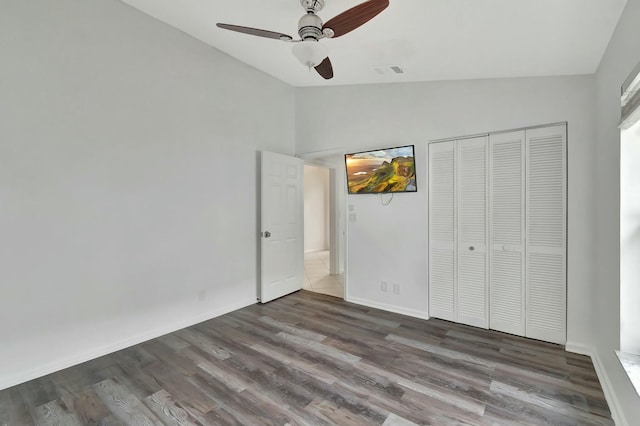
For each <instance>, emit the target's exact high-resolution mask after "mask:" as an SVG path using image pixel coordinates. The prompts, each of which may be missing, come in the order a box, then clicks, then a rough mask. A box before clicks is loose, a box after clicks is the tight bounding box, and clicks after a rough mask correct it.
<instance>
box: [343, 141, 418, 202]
mask: <svg viewBox="0 0 640 426" xmlns="http://www.w3.org/2000/svg"><path fill="white" fill-rule="evenodd" d="M345 162H346V166H347V188H348V190H349V194H378V193H385V192H416V191H417V186H416V167H415V159H414V151H413V145H409V146H403V147H398V148H387V149H379V150H376V151H367V152H358V153H355V154H347V155H345Z"/></svg>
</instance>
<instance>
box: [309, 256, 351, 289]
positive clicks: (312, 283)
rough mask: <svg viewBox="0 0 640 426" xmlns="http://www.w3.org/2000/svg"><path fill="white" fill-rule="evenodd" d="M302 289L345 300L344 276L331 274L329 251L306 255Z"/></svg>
mask: <svg viewBox="0 0 640 426" xmlns="http://www.w3.org/2000/svg"><path fill="white" fill-rule="evenodd" d="M302 288H303V289H305V290H309V291H313V292H315V293H321V294H327V295H329V296H334V297H339V298H340V299H344V274H340V275H330V274H329V250H323V251H315V252H309V253H305V254H304V282H303V284H302Z"/></svg>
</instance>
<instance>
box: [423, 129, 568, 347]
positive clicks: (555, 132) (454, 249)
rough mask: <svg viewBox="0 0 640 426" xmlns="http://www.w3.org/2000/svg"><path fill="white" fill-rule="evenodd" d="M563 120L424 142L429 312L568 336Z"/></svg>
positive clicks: (552, 337) (551, 337) (552, 338)
mask: <svg viewBox="0 0 640 426" xmlns="http://www.w3.org/2000/svg"><path fill="white" fill-rule="evenodd" d="M566 140H567V137H566V124H559V125H552V126H545V127H536V128H529V129H524V130H517V131H509V132H500V133H492V134H488V135H484V136H479V137H472V138H459V139H455V140H447V141H442V142H434V143H431V144H430V145H429V226H428V233H429V235H428V236H429V310H430V311H429V315H430V316H432V317H435V318H441V319H445V320H449V321H456V322H459V323H463V324H468V325H473V326H476V327H483V328H490V329H493V330H498V331H503V332H507V333H511V334H516V335H520V336H526V337H531V338H535V339H539V340H545V341H549V342H554V343H560V344H564V343H565V341H566V198H567V197H566Z"/></svg>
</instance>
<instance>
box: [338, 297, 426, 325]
mask: <svg viewBox="0 0 640 426" xmlns="http://www.w3.org/2000/svg"><path fill="white" fill-rule="evenodd" d="M345 300H346V301H347V302H351V303H355V304H357V305H363V306H368V307H370V308H376V309H381V310H383V311H389V312H393V313H396V314H400V315H406V316H408V317H413V318H420V319H425V320H428V319H429V315H428V314H427V313H426V312H424V311H419V310H417V309H409V308H403V307H402V306H396V305H388V304H386V303H380V302H374V301H372V300H366V299H360V298H358V297H348V296H347V297H345Z"/></svg>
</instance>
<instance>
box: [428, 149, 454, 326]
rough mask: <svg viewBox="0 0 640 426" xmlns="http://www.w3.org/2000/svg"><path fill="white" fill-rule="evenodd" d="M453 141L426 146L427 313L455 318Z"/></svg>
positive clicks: (443, 317) (445, 317)
mask: <svg viewBox="0 0 640 426" xmlns="http://www.w3.org/2000/svg"><path fill="white" fill-rule="evenodd" d="M455 223H456V199H455V142H454V141H449V142H440V143H433V144H430V145H429V315H430V316H432V317H435V318H441V319H445V320H449V321H456V301H455V283H456V247H455V242H456V229H455Z"/></svg>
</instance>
